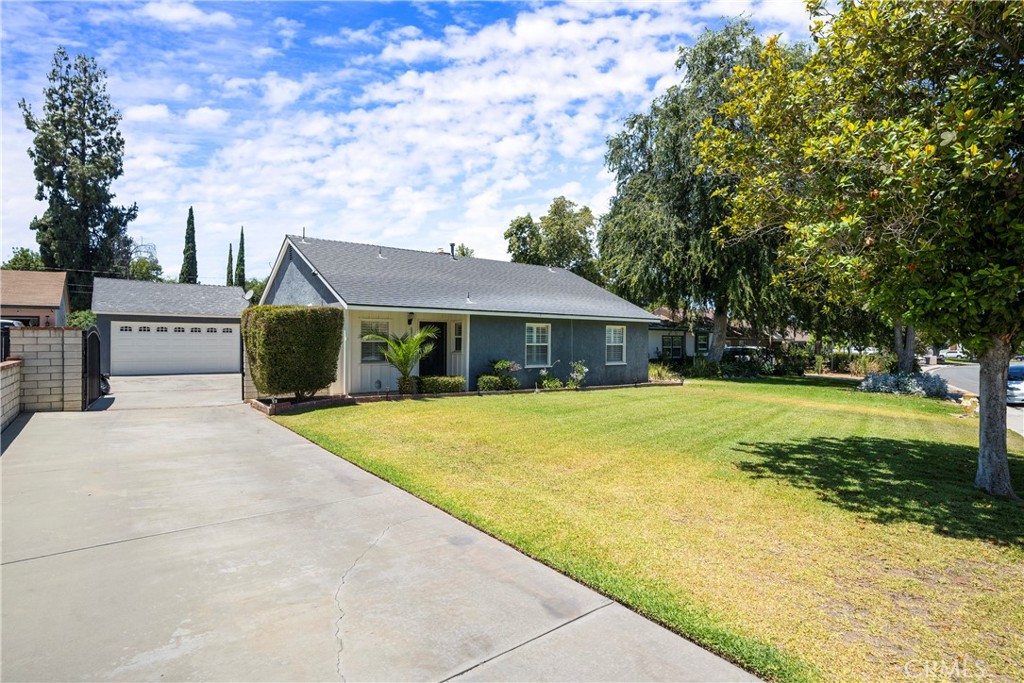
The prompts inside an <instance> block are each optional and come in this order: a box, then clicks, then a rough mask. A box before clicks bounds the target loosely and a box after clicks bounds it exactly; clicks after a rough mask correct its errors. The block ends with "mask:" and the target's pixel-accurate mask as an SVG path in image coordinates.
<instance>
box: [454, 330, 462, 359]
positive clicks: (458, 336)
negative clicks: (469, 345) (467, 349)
mask: <svg viewBox="0 0 1024 683" xmlns="http://www.w3.org/2000/svg"><path fill="white" fill-rule="evenodd" d="M461 352H462V323H455V353H461Z"/></svg>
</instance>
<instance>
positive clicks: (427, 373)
mask: <svg viewBox="0 0 1024 683" xmlns="http://www.w3.org/2000/svg"><path fill="white" fill-rule="evenodd" d="M428 326H429V327H433V328H434V329H435V330H437V336H436V337H434V350H433V351H431V352H430V353H429V354H427V355H426V356H424V357H423V358H422V359H421V360H420V377H441V376H444V375H446V374H447V373H448V364H447V363H445V358H447V356H448V354H447V346H448V345H447V343H446V342H447V332H448V323H428V322H421V323H420V329H421V330H422V329H423V328H424V327H428Z"/></svg>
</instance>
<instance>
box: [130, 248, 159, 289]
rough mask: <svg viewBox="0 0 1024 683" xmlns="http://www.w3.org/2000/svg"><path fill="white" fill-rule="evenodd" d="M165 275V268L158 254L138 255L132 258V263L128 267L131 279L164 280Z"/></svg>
mask: <svg viewBox="0 0 1024 683" xmlns="http://www.w3.org/2000/svg"><path fill="white" fill-rule="evenodd" d="M163 277H164V269H163V266H161V265H160V261H158V260H157V258H156V255H147V256H138V257H136V258H134V259H132V264H131V266H130V267H129V269H128V279H129V280H144V281H146V282H162V281H163Z"/></svg>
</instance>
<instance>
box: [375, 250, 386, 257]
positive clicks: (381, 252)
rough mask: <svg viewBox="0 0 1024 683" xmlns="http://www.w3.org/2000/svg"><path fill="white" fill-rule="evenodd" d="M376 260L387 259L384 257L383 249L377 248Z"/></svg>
mask: <svg viewBox="0 0 1024 683" xmlns="http://www.w3.org/2000/svg"><path fill="white" fill-rule="evenodd" d="M377 258H387V256H385V255H384V248H383V247H377Z"/></svg>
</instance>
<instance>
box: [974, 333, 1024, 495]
mask: <svg viewBox="0 0 1024 683" xmlns="http://www.w3.org/2000/svg"><path fill="white" fill-rule="evenodd" d="M989 341H990V345H989V347H988V349H987V350H986V351H985V352H984V353H983V354H981V358H980V361H981V372H980V377H979V380H980V381H979V384H980V388H981V395H980V396H979V397H978V403H979V407H980V413H981V419H980V423H979V425H978V473H977V474H976V475H975V477H974V485H975V486H977V487H978V488H979V489H981V490H983V491H985V492H986V493H990V494H992V495H993V496H1005V497H1007V498H1013V499H1016V498H1017V495H1016V494H1015V493H1014V492H1013V486H1012V484H1011V482H1010V461H1009V460H1008V459H1007V456H1006V371H1007V368H1009V366H1010V355H1011V349H1010V345H1009V344H1008V343H1007V341H1006V340H1005V339H1003V338H1002V337H999V336H997V335H992V337H991V338H990V340H989Z"/></svg>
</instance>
